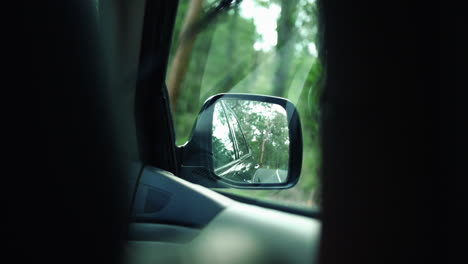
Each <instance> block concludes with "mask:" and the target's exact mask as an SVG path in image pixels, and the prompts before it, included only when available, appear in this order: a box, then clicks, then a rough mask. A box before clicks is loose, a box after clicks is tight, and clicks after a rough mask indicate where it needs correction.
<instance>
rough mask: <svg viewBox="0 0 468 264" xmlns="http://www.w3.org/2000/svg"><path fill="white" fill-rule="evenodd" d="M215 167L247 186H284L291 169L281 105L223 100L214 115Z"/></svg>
mask: <svg viewBox="0 0 468 264" xmlns="http://www.w3.org/2000/svg"><path fill="white" fill-rule="evenodd" d="M212 132H213V133H212V152H213V167H214V172H215V174H216V175H217V176H219V177H221V178H224V179H227V180H231V181H236V182H243V183H284V182H286V180H287V175H288V167H289V129H288V121H287V113H286V110H285V109H284V108H283V107H282V106H280V105H277V104H273V103H267V102H259V101H249V100H239V99H220V100H218V101H216V103H215V107H214V113H213V131H212Z"/></svg>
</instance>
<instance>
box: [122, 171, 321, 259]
mask: <svg viewBox="0 0 468 264" xmlns="http://www.w3.org/2000/svg"><path fill="white" fill-rule="evenodd" d="M133 219H134V222H133V223H132V224H131V225H130V227H129V239H128V243H127V249H126V250H127V256H128V260H129V261H130V263H142V264H143V263H155V262H159V263H310V260H311V259H316V254H317V250H318V244H319V235H320V229H321V224H320V221H319V220H317V219H314V218H309V217H305V216H300V215H295V214H291V213H286V212H281V211H278V210H273V209H267V208H262V207H259V206H255V205H249V204H245V203H242V202H238V201H235V200H232V199H230V198H227V197H225V196H223V195H221V194H219V193H217V192H214V191H212V190H209V189H206V188H204V187H201V186H199V185H197V184H193V183H190V182H187V181H185V180H183V179H180V178H178V177H176V176H174V175H172V174H171V173H169V172H166V171H163V170H160V169H157V168H152V167H146V168H145V169H144V170H143V173H142V175H141V179H140V183H139V186H138V190H137V195H136V198H135V203H134V208H133ZM291 245H294V246H291Z"/></svg>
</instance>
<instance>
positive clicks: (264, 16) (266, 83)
mask: <svg viewBox="0 0 468 264" xmlns="http://www.w3.org/2000/svg"><path fill="white" fill-rule="evenodd" d="M227 2H229V1H219V0H180V4H179V8H178V13H177V17H176V21H175V30H174V35H173V39H172V48H171V52H170V58H169V67H168V73H167V76H166V82H167V87H168V92H169V95H170V100H171V108H172V111H173V116H174V125H175V129H176V140H177V144H178V145H182V144H184V143H185V142H186V141H187V140H188V138H189V136H190V133H191V129H192V127H193V124H194V122H195V120H196V118H197V115H198V113H199V111H200V108H201V106H202V105H203V102H204V101H205V100H206V99H207V98H209V97H210V96H212V95H215V94H218V93H229V92H233V93H254V94H264V95H274V96H279V97H284V98H287V99H289V100H290V101H291V102H292V103H294V104H295V105H296V107H297V109H298V111H299V114H300V117H301V122H302V134H303V143H304V145H303V162H302V171H301V177H300V179H299V182H298V183H297V185H296V186H295V187H293V188H290V189H285V190H238V189H227V191H229V192H231V193H234V194H237V195H243V196H248V197H252V198H255V199H262V200H267V201H271V202H276V203H280V204H282V205H287V206H299V207H301V208H312V207H317V208H318V207H319V205H320V195H319V194H320V180H319V176H318V175H319V171H320V157H321V153H320V149H319V137H320V135H319V122H318V120H319V116H320V109H319V94H320V87H321V86H320V83H321V79H322V78H321V77H322V65H321V62H320V60H319V59H318V52H317V47H316V45H315V43H316V39H317V24H318V23H317V21H318V19H317V15H316V14H317V11H316V4H315V1H314V0H270V1H265V0H242V1H231V3H230V4H229V5H228V6H225V7H223V8H217V7H219V4H220V3H227ZM229 107H231V108H232V107H234V106H232V105H229ZM225 118H226V117H225ZM245 125H246V124H243V123H242V122H240V129H239V130H242V128H243V126H245ZM233 129H234V130H235V129H236V126H234V127H233ZM237 132H238V131H237V130H236V131H235V133H234V135H233V136H234V137H235V138H236V139H237V146H234V148H237V149H239V152H244V151H245V147H246V146H243V145H242V143H241V142H243V141H242V140H240V135H241V134H242V133H237ZM234 142H235V139H234ZM225 158H227V157H225Z"/></svg>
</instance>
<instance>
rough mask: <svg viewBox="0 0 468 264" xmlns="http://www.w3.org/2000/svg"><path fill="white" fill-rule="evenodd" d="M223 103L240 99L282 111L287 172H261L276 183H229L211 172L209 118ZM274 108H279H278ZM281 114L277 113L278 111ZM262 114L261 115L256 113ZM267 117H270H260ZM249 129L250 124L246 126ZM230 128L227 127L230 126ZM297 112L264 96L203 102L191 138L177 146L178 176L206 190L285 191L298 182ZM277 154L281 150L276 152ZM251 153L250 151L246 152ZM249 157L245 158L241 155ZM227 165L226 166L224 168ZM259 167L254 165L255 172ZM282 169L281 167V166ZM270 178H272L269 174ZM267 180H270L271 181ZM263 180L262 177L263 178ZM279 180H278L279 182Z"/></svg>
mask: <svg viewBox="0 0 468 264" xmlns="http://www.w3.org/2000/svg"><path fill="white" fill-rule="evenodd" d="M224 100H240V101H242V102H247V103H249V102H251V103H254V102H258V103H259V104H261V105H265V103H267V104H272V105H275V108H276V109H284V111H282V112H284V113H285V114H286V115H285V122H284V123H285V125H286V124H287V126H288V127H287V130H286V131H287V133H288V134H289V138H288V144H289V149H288V150H283V151H288V152H289V153H288V154H289V163H288V168H287V172H286V171H285V170H282V172H283V174H284V175H285V174H286V173H287V176H286V177H285V176H284V175H281V177H280V175H279V173H278V171H279V170H278V169H276V170H274V169H271V172H269V171H268V170H266V169H265V170H264V171H263V172H262V173H263V174H265V173H271V174H273V173H275V172H276V176H277V179H278V181H277V182H274V181H271V182H258V181H259V180H258V177H257V180H253V181H251V180H248V181H246V180H244V181H239V180H232V179H229V178H227V177H222V176H220V175H217V174H216V173H215V168H214V164H215V161H214V154H215V153H213V135H214V134H213V122H216V120H214V119H213V116H214V113H215V108H216V107H215V106H216V105H217V103H218V106H219V103H220V102H222V101H224ZM278 106H279V107H280V108H278ZM279 112H281V111H279ZM260 115H262V114H260ZM263 115H265V116H266V115H271V114H267V113H265V114H263ZM250 125H251V126H252V124H250ZM253 126H255V124H253ZM230 127H231V126H230ZM301 131H302V130H301V122H300V118H299V113H298V112H297V110H296V108H295V106H294V105H293V104H292V103H291V102H290V101H288V100H286V99H284V98H280V97H274V96H264V95H255V94H233V93H229V94H217V95H214V96H212V97H210V98H209V99H207V100H206V101H205V103H204V105H203V107H202V109H201V111H200V113H199V115H198V118H197V120H196V122H195V125H194V127H193V130H192V134H191V137H190V139H189V141H188V142H187V143H185V144H184V145H183V146H181V147H180V152H179V153H180V155H179V159H180V161H181V162H180V164H181V166H180V168H179V175H180V176H181V177H182V178H184V179H186V180H188V181H190V182H193V183H197V184H200V185H202V186H205V187H208V188H238V189H287V188H291V187H293V186H294V185H295V184H296V183H297V182H298V180H299V176H300V172H301V166H302V132H301ZM277 151H281V150H279V149H277ZM249 153H251V150H249ZM245 156H246V157H249V155H245ZM227 166H229V165H227ZM259 166H260V165H259V164H258V163H255V165H254V167H255V169H257V168H258V167H259ZM283 167H284V165H283ZM272 177H273V175H272ZM272 177H269V178H270V179H273V178H272ZM264 178H265V177H264ZM280 179H281V180H280Z"/></svg>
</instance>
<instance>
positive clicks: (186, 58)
mask: <svg viewBox="0 0 468 264" xmlns="http://www.w3.org/2000/svg"><path fill="white" fill-rule="evenodd" d="M202 4H203V0H191V2H190V6H189V9H188V11H187V15H186V16H185V19H184V24H183V26H182V34H181V36H187V37H184V38H182V39H181V42H180V43H179V46H178V47H177V51H176V54H175V56H174V60H173V63H172V68H171V71H170V72H169V78H168V83H167V87H168V89H169V96H170V100H171V105H172V108H173V109H175V108H176V104H177V100H178V99H179V96H180V90H181V87H182V82H183V80H184V77H185V74H186V73H187V69H188V66H189V64H190V63H189V62H190V56H191V53H192V49H193V44H194V43H195V40H196V37H197V34H186V32H187V30H188V29H190V28H192V26H193V25H194V24H195V23H196V22H197V21H198V19H199V17H200V14H201V12H202ZM179 39H180V38H179Z"/></svg>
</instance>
